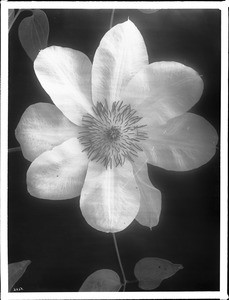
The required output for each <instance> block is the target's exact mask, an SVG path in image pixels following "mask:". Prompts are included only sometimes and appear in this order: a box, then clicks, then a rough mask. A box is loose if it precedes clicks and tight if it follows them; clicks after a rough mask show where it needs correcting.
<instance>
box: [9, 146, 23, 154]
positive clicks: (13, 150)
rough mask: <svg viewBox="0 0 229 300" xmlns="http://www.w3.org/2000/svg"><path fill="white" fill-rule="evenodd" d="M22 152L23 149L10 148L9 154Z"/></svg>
mask: <svg viewBox="0 0 229 300" xmlns="http://www.w3.org/2000/svg"><path fill="white" fill-rule="evenodd" d="M18 151H21V147H14V148H9V149H8V153H13V152H18Z"/></svg>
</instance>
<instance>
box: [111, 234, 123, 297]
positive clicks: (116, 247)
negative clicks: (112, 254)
mask: <svg viewBox="0 0 229 300" xmlns="http://www.w3.org/2000/svg"><path fill="white" fill-rule="evenodd" d="M112 236H113V240H114V245H115V250H116V254H117V258H118V262H119V266H120V269H121V272H122V277H123V281H124V284H123V292H124V291H125V290H126V284H127V280H126V275H125V272H124V269H123V266H122V261H121V257H120V254H119V250H118V244H117V240H116V236H115V234H114V233H112Z"/></svg>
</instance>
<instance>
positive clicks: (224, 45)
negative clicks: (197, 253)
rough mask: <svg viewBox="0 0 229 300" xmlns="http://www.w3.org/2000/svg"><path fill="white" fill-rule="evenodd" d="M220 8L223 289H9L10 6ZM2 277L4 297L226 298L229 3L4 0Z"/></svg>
mask: <svg viewBox="0 0 229 300" xmlns="http://www.w3.org/2000/svg"><path fill="white" fill-rule="evenodd" d="M114 7H115V8H119V9H127V8H128V9H131V8H132V9H139V8H140V9H149V8H161V9H163V8H164V9H171V8H182V9H197V8H198V9H220V10H221V12H222V14H221V16H222V23H221V24H222V28H221V34H222V42H221V54H222V56H221V57H222V62H221V82H222V84H221V186H220V191H221V218H220V220H221V221H220V222H221V223H220V225H221V233H220V291H219V292H125V293H106V292H104V293H101V292H100V293H95V292H93V293H86V292H84V293H79V292H75V293H8V292H7V290H8V280H7V278H8V266H7V213H6V212H7V155H8V153H7V152H8V151H7V124H8V101H7V99H8V92H7V85H8V9H10V8H15V9H17V8H43V9H45V8H56V9H61V8H62V9H68V8H75V9H76V8H78V9H92V8H107V9H112V8H114ZM1 28H2V30H1V35H2V43H1V53H2V58H3V59H1V74H2V75H1V77H2V94H1V98H2V108H1V123H2V125H3V126H1V139H2V140H1V199H2V203H1V220H2V222H1V225H2V228H1V240H2V248H1V253H2V260H1V274H2V276H1V280H2V293H1V296H2V299H3V300H5V299H7V300H8V299H131V298H133V299H152V298H154V299H171V298H175V299H196V298H198V299H215V298H219V299H227V298H228V296H227V221H228V220H227V184H228V181H227V178H228V169H227V165H228V164H227V162H228V159H227V157H228V156H227V154H228V141H227V136H228V126H227V124H228V106H227V105H228V75H227V74H228V4H227V2H199V1H197V2H95V1H91V2H90V1H89V2H84V1H78V2H1Z"/></svg>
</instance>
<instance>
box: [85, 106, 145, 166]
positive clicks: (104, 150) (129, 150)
mask: <svg viewBox="0 0 229 300" xmlns="http://www.w3.org/2000/svg"><path fill="white" fill-rule="evenodd" d="M93 112H94V115H91V114H86V115H84V116H83V119H82V130H81V131H80V133H79V140H80V142H81V144H82V145H83V146H84V147H85V148H84V150H83V151H86V152H87V155H88V158H89V159H90V160H95V161H96V162H101V163H102V164H104V166H105V167H106V168H107V167H108V166H110V168H112V167H113V166H115V167H117V166H119V165H121V166H122V165H123V164H124V162H125V160H126V159H128V160H130V161H134V158H135V157H137V156H138V151H142V148H141V147H140V145H139V144H140V142H141V141H142V140H145V139H146V138H147V134H146V132H144V130H143V128H144V127H145V126H146V125H140V124H139V121H140V120H141V119H142V118H141V117H138V116H137V115H136V110H134V109H131V106H130V105H124V104H123V102H120V101H117V102H114V103H113V104H112V107H111V109H109V108H108V105H107V103H105V105H104V104H102V103H101V102H98V103H97V105H96V106H93Z"/></svg>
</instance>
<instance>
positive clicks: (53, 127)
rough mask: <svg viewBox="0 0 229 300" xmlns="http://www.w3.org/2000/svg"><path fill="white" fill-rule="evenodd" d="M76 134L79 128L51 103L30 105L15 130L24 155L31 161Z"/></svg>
mask: <svg viewBox="0 0 229 300" xmlns="http://www.w3.org/2000/svg"><path fill="white" fill-rule="evenodd" d="M76 134H77V126H76V125H75V124H73V123H71V122H70V121H69V120H68V119H67V118H66V117H65V116H64V115H63V114H62V112H61V111H60V110H59V109H58V108H56V106H55V105H53V104H49V103H37V104H33V105H30V106H29V107H28V108H27V109H26V110H25V112H24V113H23V115H22V117H21V119H20V121H19V123H18V125H17V128H16V130H15V135H16V139H17V140H18V142H19V144H20V146H21V149H22V153H23V155H24V157H25V158H26V159H28V160H30V161H33V160H34V159H35V158H36V157H38V156H39V155H40V154H41V153H43V152H44V151H47V150H50V149H52V148H53V147H54V146H57V145H60V144H61V143H63V142H64V141H66V140H68V139H70V138H72V137H75V136H76Z"/></svg>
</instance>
